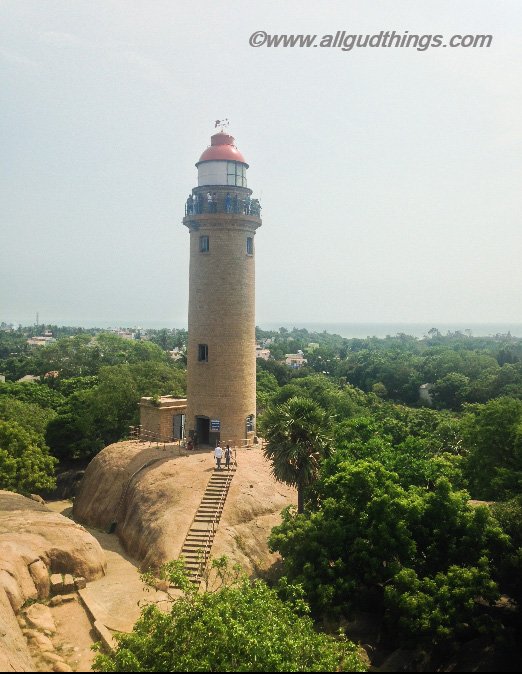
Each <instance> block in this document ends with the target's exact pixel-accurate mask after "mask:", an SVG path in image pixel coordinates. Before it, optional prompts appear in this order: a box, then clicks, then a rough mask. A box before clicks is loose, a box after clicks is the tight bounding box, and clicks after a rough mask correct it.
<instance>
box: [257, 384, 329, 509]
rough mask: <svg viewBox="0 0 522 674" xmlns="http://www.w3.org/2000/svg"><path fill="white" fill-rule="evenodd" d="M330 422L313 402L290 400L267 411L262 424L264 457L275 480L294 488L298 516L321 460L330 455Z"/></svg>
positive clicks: (299, 399) (295, 398)
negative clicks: (267, 460)
mask: <svg viewBox="0 0 522 674" xmlns="http://www.w3.org/2000/svg"><path fill="white" fill-rule="evenodd" d="M330 426H331V421H330V418H329V416H328V414H327V413H326V412H325V411H324V410H323V409H321V408H320V407H319V405H317V404H316V403H315V402H314V401H313V400H309V399H307V398H298V397H293V398H290V400H288V401H287V402H285V403H283V404H282V405H278V406H276V407H273V408H272V409H270V410H269V411H268V412H267V414H266V416H265V417H264V419H263V420H262V433H263V435H264V437H265V440H266V443H267V444H266V445H265V448H264V454H265V456H266V458H267V459H269V460H270V461H271V462H272V472H273V475H274V477H275V478H276V479H277V480H279V481H280V482H285V483H286V484H289V485H291V486H293V487H297V501H298V506H297V509H298V512H299V513H302V512H303V511H304V497H305V489H306V488H307V487H309V486H310V485H311V484H312V483H313V481H314V480H315V479H316V477H317V475H318V472H319V466H320V463H321V460H322V459H324V458H326V457H328V456H329V455H330V453H331V452H332V439H331V435H330Z"/></svg>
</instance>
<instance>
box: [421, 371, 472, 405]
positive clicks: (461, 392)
mask: <svg viewBox="0 0 522 674" xmlns="http://www.w3.org/2000/svg"><path fill="white" fill-rule="evenodd" d="M470 391H471V386H470V379H469V377H467V376H466V375H465V374H461V373H460V372H449V373H448V374H446V375H444V377H442V378H441V379H437V381H436V382H435V383H434V384H433V387H432V388H431V390H430V395H431V396H432V398H433V400H434V401H435V404H436V405H438V406H439V407H444V408H449V409H452V410H459V409H460V408H461V407H462V403H464V402H465V401H466V400H468V396H469V394H470Z"/></svg>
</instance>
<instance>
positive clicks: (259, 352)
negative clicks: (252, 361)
mask: <svg viewBox="0 0 522 674" xmlns="http://www.w3.org/2000/svg"><path fill="white" fill-rule="evenodd" d="M256 358H262V359H263V360H268V359H269V358H270V349H263V347H262V346H259V344H256Z"/></svg>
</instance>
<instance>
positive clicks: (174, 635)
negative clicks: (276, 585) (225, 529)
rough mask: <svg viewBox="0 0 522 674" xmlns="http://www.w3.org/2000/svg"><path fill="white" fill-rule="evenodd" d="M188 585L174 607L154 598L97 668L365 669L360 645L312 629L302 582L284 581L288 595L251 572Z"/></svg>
mask: <svg viewBox="0 0 522 674" xmlns="http://www.w3.org/2000/svg"><path fill="white" fill-rule="evenodd" d="M177 575H179V567H178V570H177ZM182 586H183V587H184V588H185V592H184V593H183V594H182V596H180V597H177V598H175V599H174V601H173V604H172V608H171V610H170V612H164V611H162V610H160V609H158V608H157V607H156V606H155V605H154V604H151V605H149V606H147V607H146V608H145V609H144V610H143V611H142V613H141V617H140V619H139V620H138V622H137V623H136V625H135V627H134V629H133V631H132V633H131V634H121V635H117V637H116V639H117V641H118V646H117V648H116V650H115V652H114V653H113V654H110V655H99V656H98V657H97V659H96V662H95V665H94V668H95V671H105V672H130V671H133V672H321V671H326V672H335V671H352V672H361V671H365V667H364V665H363V663H362V661H361V660H360V658H359V657H358V655H357V652H356V647H355V646H354V644H352V643H350V642H348V641H346V640H345V639H341V638H337V639H336V638H334V637H331V636H328V635H326V634H321V633H318V632H316V631H315V630H314V626H313V622H312V620H311V619H310V618H309V617H308V616H307V615H306V613H307V607H306V604H305V603H304V602H303V601H302V599H299V598H298V589H297V588H293V592H291V590H292V588H290V587H288V586H286V587H285V594H286V595H287V596H289V595H293V596H292V598H291V599H286V600H283V599H281V598H280V597H279V596H278V594H277V592H276V590H274V589H270V588H269V587H268V586H267V585H266V584H265V583H264V582H262V581H260V580H256V581H250V580H248V579H246V578H242V579H240V580H239V581H238V582H237V583H235V584H233V585H224V586H222V587H220V588H219V589H218V590H217V591H214V592H209V591H207V592H202V593H198V592H197V590H196V589H192V590H191V589H190V588H189V587H188V585H187V583H186V582H185V583H182Z"/></svg>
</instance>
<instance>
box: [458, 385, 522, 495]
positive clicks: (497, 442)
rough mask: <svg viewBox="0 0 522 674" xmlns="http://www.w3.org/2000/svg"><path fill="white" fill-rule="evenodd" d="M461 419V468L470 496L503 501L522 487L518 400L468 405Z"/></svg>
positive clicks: (521, 424)
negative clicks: (463, 451)
mask: <svg viewBox="0 0 522 674" xmlns="http://www.w3.org/2000/svg"><path fill="white" fill-rule="evenodd" d="M468 409H469V412H468V414H466V415H465V416H464V418H463V420H462V434H463V443H464V447H465V448H466V449H467V451H468V456H467V459H466V463H465V471H466V474H467V477H468V480H469V487H470V491H471V494H472V496H473V497H474V498H480V499H489V500H493V501H497V500H503V499H506V498H510V497H511V496H516V495H517V494H518V493H520V491H521V490H522V400H516V399H514V398H498V399H496V400H490V401H489V402H488V403H486V404H484V405H473V406H470V407H469V408H468Z"/></svg>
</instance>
